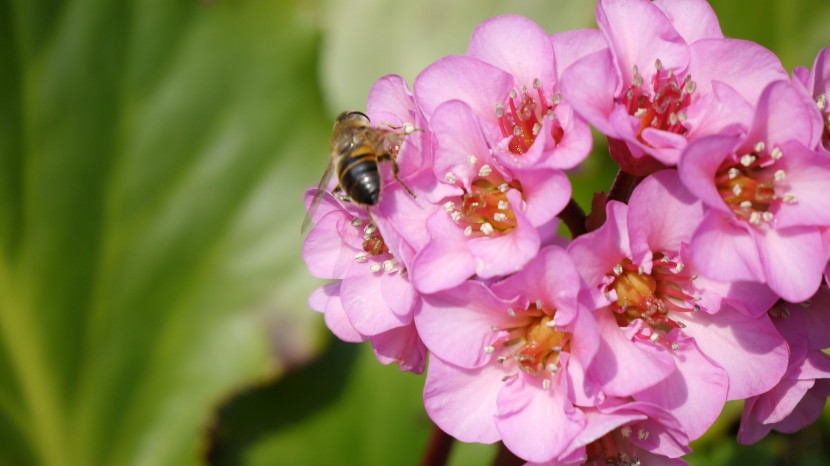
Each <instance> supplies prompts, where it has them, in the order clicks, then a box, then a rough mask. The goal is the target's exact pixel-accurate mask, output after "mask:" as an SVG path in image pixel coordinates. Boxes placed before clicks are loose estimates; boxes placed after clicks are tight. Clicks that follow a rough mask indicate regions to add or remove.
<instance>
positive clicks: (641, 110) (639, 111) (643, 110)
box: [634, 108, 646, 118]
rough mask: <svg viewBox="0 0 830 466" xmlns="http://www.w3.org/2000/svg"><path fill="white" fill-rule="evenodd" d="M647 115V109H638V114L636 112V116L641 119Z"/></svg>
mask: <svg viewBox="0 0 830 466" xmlns="http://www.w3.org/2000/svg"><path fill="white" fill-rule="evenodd" d="M645 114H646V109H645V108H638V109H637V111H636V112H634V116H635V117H637V118H640V117H641V116H643V115H645Z"/></svg>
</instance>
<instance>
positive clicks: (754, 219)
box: [749, 210, 761, 225]
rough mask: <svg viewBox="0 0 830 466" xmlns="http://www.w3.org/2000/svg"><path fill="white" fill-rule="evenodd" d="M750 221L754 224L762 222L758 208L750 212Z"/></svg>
mask: <svg viewBox="0 0 830 466" xmlns="http://www.w3.org/2000/svg"><path fill="white" fill-rule="evenodd" d="M749 223H751V224H753V225H757V224H759V223H761V214H760V213H759V212H758V211H757V210H756V211H755V212H752V213H751V214H749Z"/></svg>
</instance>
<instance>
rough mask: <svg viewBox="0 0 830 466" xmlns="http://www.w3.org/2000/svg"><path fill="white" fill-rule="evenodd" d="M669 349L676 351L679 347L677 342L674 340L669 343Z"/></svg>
mask: <svg viewBox="0 0 830 466" xmlns="http://www.w3.org/2000/svg"><path fill="white" fill-rule="evenodd" d="M671 349H672V351H677V350H678V349H680V345H678V344H677V342H674V343H672V344H671Z"/></svg>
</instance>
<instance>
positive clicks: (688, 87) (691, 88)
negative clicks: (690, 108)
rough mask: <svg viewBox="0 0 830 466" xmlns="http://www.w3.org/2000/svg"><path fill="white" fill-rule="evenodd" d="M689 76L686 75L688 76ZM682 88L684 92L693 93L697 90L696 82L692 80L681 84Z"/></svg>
mask: <svg viewBox="0 0 830 466" xmlns="http://www.w3.org/2000/svg"><path fill="white" fill-rule="evenodd" d="M688 77H689V76H687V78H688ZM683 90H684V91H686V94H694V92H695V91H696V90H697V83H696V82H694V81H689V82H687V83H686V84H685V85H684V86H683Z"/></svg>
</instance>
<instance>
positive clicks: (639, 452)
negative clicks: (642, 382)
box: [529, 399, 691, 466]
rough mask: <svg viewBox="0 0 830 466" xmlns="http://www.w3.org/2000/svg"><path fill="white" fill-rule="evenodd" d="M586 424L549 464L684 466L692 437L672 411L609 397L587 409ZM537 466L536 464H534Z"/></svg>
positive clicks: (585, 409)
mask: <svg viewBox="0 0 830 466" xmlns="http://www.w3.org/2000/svg"><path fill="white" fill-rule="evenodd" d="M583 412H584V413H585V418H586V419H587V423H586V425H585V428H584V429H583V430H582V431H581V432H580V433H579V434H578V435H577V436H576V438H574V440H573V441H572V442H571V445H570V448H569V449H568V450H567V451H566V453H565V455H564V458H563V459H562V460H561V461H559V462H555V463H553V462H551V463H546V464H548V465H555V466H560V465H561V466H564V465H582V464H589V465H605V464H619V465H635V464H641V465H665V466H675V465H685V464H686V462H685V461H683V460H682V459H679V457H680V456H682V455H684V454H687V453H689V452H690V451H691V449H690V448H689V439H688V437H687V436H686V434H685V433H684V432H683V429H682V428H681V427H680V424H679V423H678V422H677V420H676V419H674V418H673V417H672V415H671V414H669V413H668V412H666V411H665V410H663V409H661V408H660V407H658V406H655V405H652V404H649V403H643V402H639V401H623V400H620V399H609V400H607V402H605V403H603V405H602V406H600V407H596V408H584V409H583ZM529 464H531V463H529ZM533 466H535V464H533Z"/></svg>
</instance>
